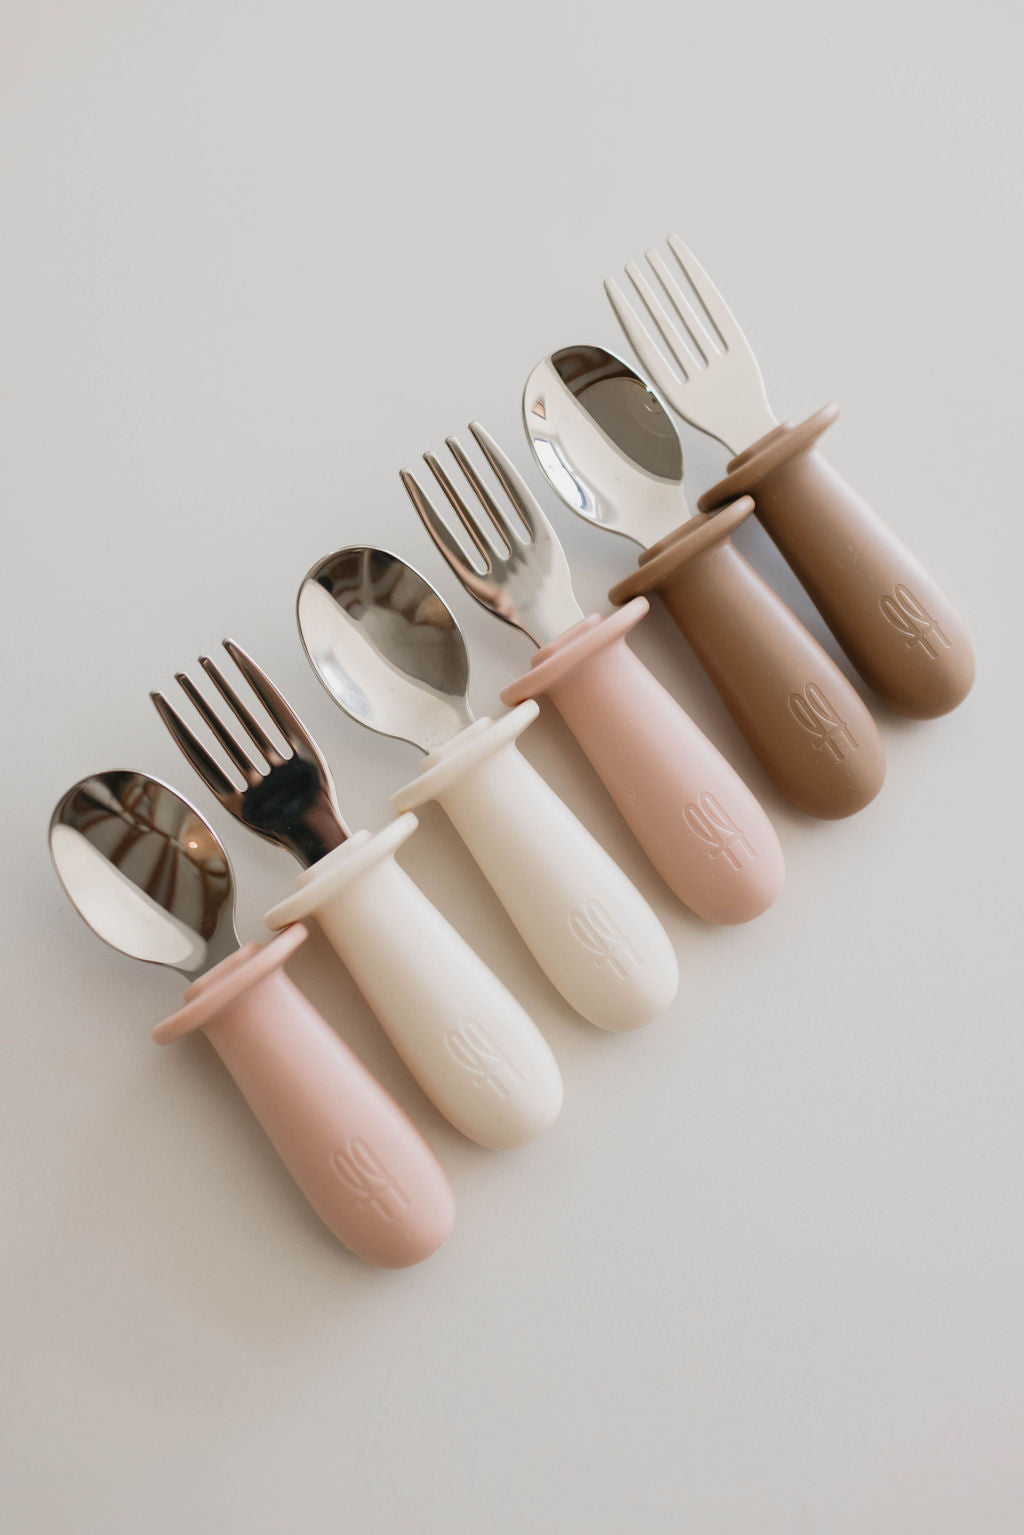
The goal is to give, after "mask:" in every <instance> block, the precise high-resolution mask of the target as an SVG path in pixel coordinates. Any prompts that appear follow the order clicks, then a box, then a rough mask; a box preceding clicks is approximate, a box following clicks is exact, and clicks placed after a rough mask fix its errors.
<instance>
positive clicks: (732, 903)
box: [501, 597, 784, 923]
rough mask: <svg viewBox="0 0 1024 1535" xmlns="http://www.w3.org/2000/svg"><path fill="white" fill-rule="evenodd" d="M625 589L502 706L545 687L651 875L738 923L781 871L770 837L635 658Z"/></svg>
mask: <svg viewBox="0 0 1024 1535" xmlns="http://www.w3.org/2000/svg"><path fill="white" fill-rule="evenodd" d="M647 611H648V603H647V600H646V598H644V597H636V598H634V599H633V600H632V601H631V602H629V603H627V604H626V606H625V607H623V608H621V609H620V610H619V612H617V613H614V614H612V615H611V616H610V617H608V618H598V617H596V616H594V617H590V618H586V619H584V620H583V621H582V622H581V623H579V624H577V625H576V626H575V627H574V628H573V629H570V630H569V631H568V632H567V633H566V634H563V635H561V636H560V637H559V638H558V639H557V640H555V641H554V642H553V643H552V644H550V645H548V646H546V647H545V648H544V649H543V650H540V651H538V652H537V654H536V656H534V658H533V666H532V667H531V670H530V672H529V673H528V674H527V675H526V676H525V677H521V678H520V679H519V680H518V681H517V682H515V683H513V684H512V685H511V687H508V688H506V689H505V691H504V692H503V693H502V695H501V696H502V700H503V702H505V703H506V704H517V703H521V702H522V701H523V699H524V698H528V697H533V696H535V695H536V694H538V693H548V694H550V697H551V699H552V702H553V703H554V704H555V706H556V708H557V709H558V711H559V713H560V714H561V715H562V717H563V718H564V720H565V722H566V724H567V725H568V726H569V729H570V730H571V731H572V733H573V735H574V736H575V737H576V740H577V741H578V742H579V744H580V746H581V747H582V749H583V751H584V752H585V753H586V755H587V756H588V757H589V759H590V761H591V763H592V765H593V767H594V768H595V770H596V772H597V773H598V775H599V777H600V778H601V780H602V782H603V783H604V785H605V787H606V788H607V790H608V792H609V793H610V794H611V796H612V798H613V799H614V801H615V803H616V804H617V805H618V807H619V809H620V811H621V812H622V814H623V815H624V816H625V818H626V820H627V821H628V823H629V825H630V828H631V829H632V831H633V834H634V835H635V837H636V839H637V841H638V842H639V843H640V845H641V846H642V847H643V849H644V851H645V852H646V853H647V856H648V857H649V858H650V860H651V862H652V863H653V865H654V867H655V868H656V869H657V870H658V872H659V874H660V875H661V876H662V878H663V879H664V880H665V882H666V884H668V885H669V886H670V887H671V888H672V889H673V890H674V891H675V893H676V895H678V896H679V899H680V900H681V901H683V902H685V904H686V905H687V906H689V907H690V909H691V910H692V911H695V912H696V913H697V914H698V915H699V916H701V917H705V918H706V919H707V920H708V921H709V922H719V923H735V922H748V921H750V919H751V918H752V917H757V916H759V915H760V914H761V912H763V911H765V910H766V909H767V908H768V907H769V906H770V905H771V904H772V902H773V901H774V900H775V897H776V896H777V895H778V893H779V891H780V889H781V888H782V881H783V877H784V864H783V858H782V849H781V847H780V846H779V839H778V837H777V836H776V835H775V831H774V829H773V827H772V824H771V822H770V821H769V820H768V817H767V816H766V815H765V813H764V811H763V810H762V809H761V806H760V805H759V804H758V802H757V800H756V799H755V798H754V796H753V795H752V794H751V792H750V790H749V789H748V788H747V786H746V784H744V782H743V780H742V779H741V778H740V777H739V775H738V774H737V773H736V772H735V771H734V769H733V768H731V767H730V766H729V764H728V762H726V760H725V758H724V757H723V756H722V754H721V753H720V752H719V751H718V750H717V749H716V748H715V747H714V746H712V744H711V742H710V741H709V740H708V739H707V737H706V736H705V735H704V734H703V733H702V732H701V731H700V730H698V729H697V726H696V725H695V724H694V723H693V721H692V720H691V719H690V717H689V715H687V714H686V713H685V712H684V711H683V710H682V709H681V708H680V707H679V705H678V704H677V703H676V701H675V699H674V698H673V697H672V696H671V694H669V693H668V692H666V690H665V689H664V688H663V687H662V686H661V683H660V682H658V681H657V680H656V678H655V677H653V676H652V675H651V673H650V672H649V671H648V670H647V668H646V667H645V666H644V665H643V663H642V662H641V661H640V660H638V659H637V657H636V656H635V655H634V654H633V652H632V651H631V650H630V649H629V648H628V646H627V645H626V643H625V640H624V636H625V635H626V634H627V633H628V631H629V630H630V629H632V628H633V627H634V625H635V624H637V623H639V621H640V619H641V618H643V616H644V614H645V613H646V612H647Z"/></svg>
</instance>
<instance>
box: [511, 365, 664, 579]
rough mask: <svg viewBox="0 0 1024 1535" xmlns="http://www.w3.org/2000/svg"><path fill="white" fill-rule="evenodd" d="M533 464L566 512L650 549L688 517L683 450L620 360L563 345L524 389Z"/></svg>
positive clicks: (650, 394)
mask: <svg viewBox="0 0 1024 1535" xmlns="http://www.w3.org/2000/svg"><path fill="white" fill-rule="evenodd" d="M523 423H524V425H525V427H526V435H527V437H528V438H529V439H530V446H531V447H532V448H533V451H534V454H535V456H536V459H537V462H538V464H539V465H540V467H541V469H542V470H543V471H544V473H545V474H546V475H547V478H548V481H549V482H550V484H551V487H552V489H553V490H554V491H555V493H556V494H557V495H558V496H559V497H560V498H561V499H562V501H564V502H565V504H566V506H567V507H568V508H569V509H570V511H573V512H576V514H577V515H578V516H580V517H584V518H585V519H586V520H587V521H588V522H594V523H597V524H598V526H599V527H602V528H607V529H608V531H609V532H610V533H621V534H622V535H623V537H625V538H631V539H633V540H634V542H636V543H638V544H640V545H641V546H642V547H644V548H647V547H648V546H649V545H651V544H655V543H657V542H658V540H659V539H661V538H664V537H666V535H667V534H669V533H673V532H675V530H676V528H678V527H679V524H680V523H682V522H685V521H686V520H687V518H688V517H689V515H690V512H689V508H688V507H687V504H686V497H685V495H684V493H683V450H682V448H681V447H680V444H679V436H678V434H677V432H676V429H675V427H674V426H673V425H672V422H671V420H670V418H669V415H668V413H667V411H666V410H665V407H664V406H663V405H662V403H661V401H660V400H659V399H658V396H657V395H656V394H655V393H654V391H653V390H652V389H651V388H649V386H648V385H647V384H646V383H645V382H644V380H643V379H642V378H641V377H640V375H639V374H638V373H634V372H633V369H632V368H631V367H629V365H628V364H627V363H625V362H623V360H622V358H621V357H616V356H615V354H614V353H613V352H606V351H605V349H604V348H603V347H600V346H572V347H563V349H562V350H561V351H559V352H554V353H552V355H551V356H550V357H545V359H544V361H543V362H540V363H538V364H537V366H536V367H535V368H534V370H533V372H532V373H531V374H530V376H529V378H528V379H527V381H526V388H525V390H524V391H523Z"/></svg>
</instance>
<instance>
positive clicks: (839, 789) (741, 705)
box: [609, 496, 885, 820]
mask: <svg viewBox="0 0 1024 1535" xmlns="http://www.w3.org/2000/svg"><path fill="white" fill-rule="evenodd" d="M753 510H754V503H753V502H752V501H751V500H750V498H749V496H747V497H744V498H743V499H742V500H740V501H736V502H733V503H732V505H730V506H727V507H724V508H723V509H722V510H721V511H720V512H716V513H715V514H714V515H712V516H707V515H698V516H696V517H694V518H692V519H691V520H690V521H689V522H686V523H684V524H683V526H682V527H681V528H680V529H679V531H678V532H677V533H675V534H673V535H672V536H671V537H670V538H667V539H663V540H662V542H661V543H660V544H656V545H654V547H653V548H651V549H648V550H647V551H646V552H645V553H644V554H643V555H642V556H641V563H640V568H639V570H637V571H636V572H635V573H634V574H633V575H632V576H629V577H628V578H627V579H626V580H625V581H620V582H619V584H618V585H617V586H615V587H613V588H612V591H611V593H610V594H609V595H610V596H611V599H612V601H613V602H615V603H621V602H626V601H628V600H629V599H630V598H631V597H635V596H637V595H639V594H641V593H650V592H652V591H656V592H657V593H658V595H659V597H660V598H661V599H662V601H663V602H664V604H665V606H666V607H667V608H668V610H669V612H670V613H671V615H672V617H673V618H674V619H675V621H676V623H677V624H678V625H679V628H680V629H681V630H682V632H683V634H684V635H685V636H686V638H687V640H688V641H689V642H690V645H691V646H692V648H693V650H694V652H695V653H696V656H697V659H698V660H699V661H700V663H701V665H702V666H703V667H704V670H705V671H706V672H707V674H708V676H709V677H710V678H711V681H712V682H713V683H714V685H715V687H716V688H717V689H718V692H719V693H720V694H721V696H722V699H723V701H724V703H725V705H726V707H727V708H728V710H729V712H730V714H731V715H732V717H733V719H734V720H735V721H736V723H737V725H738V726H739V727H740V729H741V730H742V731H743V734H744V735H745V736H746V738H747V740H748V741H749V743H750V745H751V746H752V747H753V749H754V751H755V752H756V754H757V756H758V758H759V760H760V762H761V764H762V766H763V767H764V768H765V770H766V771H767V772H768V773H769V774H770V775H771V777H772V778H773V779H774V781H775V783H776V784H777V785H778V787H779V788H780V789H781V790H782V792H783V794H785V795H786V797H787V799H789V800H790V801H791V802H792V803H793V804H794V805H796V806H797V808H798V809H799V810H803V811H805V812H806V813H807V814H808V815H814V816H820V817H821V818H823V819H826V820H835V819H838V818H839V817H841V816H847V815H853V814H854V813H855V812H856V811H858V810H862V809H863V808H864V806H865V805H867V804H868V803H869V802H870V801H871V800H873V799H874V797H875V795H876V794H877V793H878V791H879V789H880V788H881V787H882V783H883V781H884V778H885V751H884V748H883V746H882V739H881V736H880V735H879V733H878V727H877V726H876V725H875V722H874V720H873V719H872V717H871V715H870V714H869V712H868V710H867V708H866V707H865V705H864V702H863V700H862V699H861V697H860V695H859V694H858V693H857V691H856V689H855V688H854V687H853V686H852V685H851V684H850V682H849V681H848V679H847V678H846V677H844V675H843V673H842V672H841V671H840V670H839V668H838V666H836V664H835V662H834V661H833V660H832V658H831V657H830V656H828V655H827V654H826V653H825V651H824V650H822V648H821V646H820V645H819V644H818V642H817V640H816V639H814V637H813V636H812V635H811V634H809V633H808V631H807V630H806V629H805V628H804V626H803V624H802V623H801V622H800V620H799V619H798V618H797V617H796V615H795V614H794V613H792V612H791V611H790V609H789V608H788V607H787V606H786V605H785V603H784V602H783V601H782V600H781V598H779V597H778V596H777V595H776V593H775V592H774V591H773V590H772V589H771V587H770V586H768V585H767V583H766V582H764V581H762V579H761V577H760V576H759V575H758V574H757V572H756V571H755V570H753V569H752V568H751V566H750V565H749V564H748V563H747V561H746V560H745V559H744V558H743V556H742V555H741V554H740V553H739V552H738V551H737V550H736V549H734V548H733V545H732V543H731V542H730V539H729V535H730V533H732V532H733V531H734V530H735V529H736V528H737V527H738V526H739V525H740V523H742V522H743V521H744V519H745V518H746V517H748V516H749V515H750V513H751V512H752V511H753Z"/></svg>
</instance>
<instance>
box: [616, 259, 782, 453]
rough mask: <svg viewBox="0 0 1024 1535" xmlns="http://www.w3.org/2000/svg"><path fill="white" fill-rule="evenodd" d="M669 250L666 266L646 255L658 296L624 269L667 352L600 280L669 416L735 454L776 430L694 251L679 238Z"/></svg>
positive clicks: (639, 272)
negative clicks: (670, 259) (669, 409)
mask: <svg viewBox="0 0 1024 1535" xmlns="http://www.w3.org/2000/svg"><path fill="white" fill-rule="evenodd" d="M668 248H669V250H670V252H671V253H672V256H673V258H674V262H673V265H671V266H670V265H669V263H668V262H667V261H666V260H665V259H664V257H663V256H662V255H661V254H660V252H659V251H656V250H649V251H648V252H647V263H648V266H649V267H650V270H651V272H652V273H653V275H654V277H655V279H656V280H657V284H658V289H659V290H660V296H659V292H658V291H656V290H655V287H654V286H653V285H652V284H651V283H650V282H649V281H648V279H647V276H646V275H645V273H644V271H643V269H642V268H641V267H640V266H639V265H638V264H637V262H635V261H631V262H629V263H628V264H627V266H626V275H627V276H628V278H629V280H630V282H631V283H632V284H633V288H634V289H635V291H636V294H637V296H638V298H639V299H640V302H641V304H642V305H643V307H644V309H645V310H646V311H647V314H648V315H649V316H650V319H651V320H652V321H653V323H654V325H655V327H656V329H657V332H658V335H659V336H660V338H661V343H662V344H663V346H664V348H665V350H663V349H662V345H659V343H658V341H656V340H655V338H654V337H653V336H652V335H651V333H650V331H649V330H648V328H647V327H646V326H645V325H644V323H643V321H642V320H641V318H640V315H639V313H638V312H637V310H636V309H635V308H634V307H633V306H632V305H631V304H630V302H629V300H628V299H627V298H626V295H625V294H624V293H623V291H622V289H621V288H620V287H619V285H618V284H617V283H616V282H614V281H613V280H612V279H611V278H608V279H606V281H605V285H604V288H605V292H606V293H607V295H608V300H609V302H610V304H611V306H612V308H613V309H614V310H615V314H616V316H617V318H618V321H619V324H620V325H621V326H622V329H623V330H624V331H625V333H626V336H627V337H628V339H629V343H630V345H631V346H632V348H633V350H634V351H635V352H636V355H637V356H638V357H639V359H640V361H641V362H642V363H643V365H644V367H645V368H646V369H647V371H648V373H649V374H650V376H651V378H652V379H653V380H654V382H655V384H656V385H657V387H658V388H659V389H660V390H661V392H662V394H663V395H664V396H665V398H666V399H667V400H668V402H669V404H670V405H671V406H672V407H673V409H674V410H677V411H678V412H679V414H680V415H681V416H682V417H683V419H684V420H686V421H689V423H690V425H691V426H695V427H697V428H698V429H699V430H700V431H702V432H707V433H708V434H709V436H711V437H716V438H717V439H718V441H719V442H721V443H723V444H724V445H725V447H727V448H729V449H730V450H731V451H732V452H734V453H736V452H739V451H740V450H741V449H743V448H747V447H749V446H750V444H751V443H752V442H756V441H757V439H758V438H759V437H763V436H764V434H765V432H770V431H771V429H772V427H774V426H776V425H778V423H777V421H776V419H775V416H774V415H773V414H772V411H771V409H770V407H769V405H768V400H767V397H766V395H765V389H764V380H763V379H762V377H761V370H760V368H759V367H758V364H757V358H756V357H755V356H754V354H753V352H752V351H751V349H750V344H749V342H748V341H747V338H746V337H745V336H744V334H743V332H742V331H741V330H740V328H739V326H738V325H737V324H736V321H735V319H734V318H733V316H732V313H731V312H730V310H729V308H728V306H727V305H726V303H725V300H724V299H723V298H722V295H721V294H720V293H719V291H718V289H717V288H716V287H715V285H714V283H713V282H712V281H711V279H710V277H709V276H708V274H707V273H706V272H705V270H704V268H703V267H702V266H701V265H700V262H699V261H698V260H697V258H696V256H694V254H693V253H692V251H689V250H687V248H686V246H685V245H684V244H683V242H682V240H680V238H679V236H678V235H669V237H668ZM680 279H682V280H680ZM684 283H685V284H686V285H688V287H689V290H690V292H691V293H692V295H693V297H692V298H691V297H690V294H689V293H688V292H687V289H686V287H684ZM666 350H667V352H668V356H667V357H666V355H665V351H666ZM670 359H671V360H670Z"/></svg>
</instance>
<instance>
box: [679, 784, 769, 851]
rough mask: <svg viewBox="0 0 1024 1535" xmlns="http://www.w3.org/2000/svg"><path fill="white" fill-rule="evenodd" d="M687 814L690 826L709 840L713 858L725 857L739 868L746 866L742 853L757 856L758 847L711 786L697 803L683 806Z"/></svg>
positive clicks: (706, 841) (686, 818) (685, 815)
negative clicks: (724, 806) (752, 842)
mask: <svg viewBox="0 0 1024 1535" xmlns="http://www.w3.org/2000/svg"><path fill="white" fill-rule="evenodd" d="M683 818H684V820H685V821H686V824H687V826H689V828H690V830H691V831H693V832H696V833H697V836H698V837H699V838H700V839H701V841H702V842H705V843H707V847H708V856H709V857H710V858H724V859H725V861H726V863H727V864H728V865H729V867H730V868H732V869H739V868H741V867H742V859H741V857H740V855H741V853H746V854H747V856H748V857H749V858H756V857H757V850H756V848H754V847H752V846H751V844H750V842H749V841H748V840H747V837H746V835H745V834H744V833H743V832H742V831H740V828H739V827H738V826H737V825H736V822H735V821H734V820H733V818H732V816H730V815H728V814H726V812H725V811H724V810H723V809H722V807H721V805H720V804H719V803H718V801H717V800H716V799H715V796H714V795H713V794H709V793H708V792H707V790H705V791H704V793H703V794H701V795H700V797H699V798H698V800H697V801H696V803H694V802H692V801H691V803H690V804H689V805H685V806H684V807H683Z"/></svg>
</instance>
